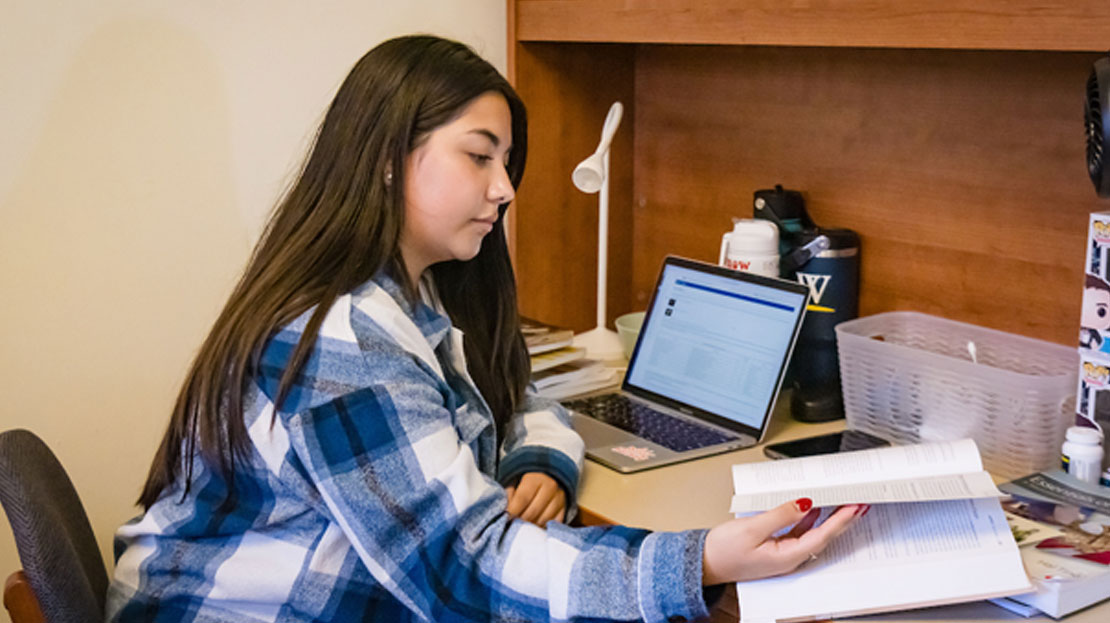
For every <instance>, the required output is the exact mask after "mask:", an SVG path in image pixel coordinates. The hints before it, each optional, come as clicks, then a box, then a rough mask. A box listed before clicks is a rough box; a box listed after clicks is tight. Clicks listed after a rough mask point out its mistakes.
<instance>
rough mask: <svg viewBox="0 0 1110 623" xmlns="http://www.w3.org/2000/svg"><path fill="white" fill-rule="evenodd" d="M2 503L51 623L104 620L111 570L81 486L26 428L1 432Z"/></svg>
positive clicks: (22, 562) (0, 496)
mask: <svg viewBox="0 0 1110 623" xmlns="http://www.w3.org/2000/svg"><path fill="white" fill-rule="evenodd" d="M0 504H2V505H3V506H4V511H5V512H6V513H7V514H8V521H9V522H10V523H11V526H12V532H13V533H14V534H15V546H16V549H17V550H18V551H19V560H20V563H21V564H22V565H23V571H24V573H25V574H26V575H27V581H28V582H29V583H30V585H31V588H32V589H34V592H35V596H36V597H37V598H38V601H39V605H40V607H41V608H42V612H43V614H45V615H46V620H47V622H48V623H83V622H86V621H89V622H91V621H102V620H103V618H104V599H105V596H106V593H107V590H108V574H107V572H106V571H105V568H104V560H103V559H102V558H101V557H100V550H99V549H97V545H96V538H95V537H94V536H93V531H92V526H91V525H89V518H88V516H87V515H86V514H85V507H84V506H83V505H82V504H81V499H80V498H79V497H77V490H76V489H74V488H73V483H72V482H71V481H70V479H69V476H68V475H67V474H66V471H65V469H63V468H62V465H61V463H59V462H58V459H57V458H56V457H55V456H54V453H53V452H51V451H50V448H48V447H47V446H46V444H45V443H43V442H42V440H41V439H39V438H38V437H36V436H35V435H34V433H31V432H30V431H26V430H21V429H17V430H10V431H7V432H4V433H0Z"/></svg>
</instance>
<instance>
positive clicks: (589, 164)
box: [571, 102, 624, 359]
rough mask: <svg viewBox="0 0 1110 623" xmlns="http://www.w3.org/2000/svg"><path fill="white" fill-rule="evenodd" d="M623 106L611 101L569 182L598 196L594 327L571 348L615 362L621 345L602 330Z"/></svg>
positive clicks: (613, 336)
mask: <svg viewBox="0 0 1110 623" xmlns="http://www.w3.org/2000/svg"><path fill="white" fill-rule="evenodd" d="M623 111H624V107H623V106H621V103H620V102H613V105H612V106H610V107H609V114H608V115H606V116H605V125H604V126H603V127H602V129H601V142H600V143H598V145H597V150H596V151H594V153H593V154H592V155H591V156H590V157H588V158H586V159H585V160H583V161H582V162H581V163H579V164H578V166H577V167H575V168H574V173H572V174H571V179H572V180H574V185H575V186H576V187H578V190H581V191H582V192H584V193H590V194H593V193H596V192H598V191H599V190H600V191H601V194H600V195H599V196H598V217H597V218H598V224H597V326H596V327H594V328H593V329H592V330H590V331H587V332H585V333H581V334H579V335H577V336H575V338H574V345H575V346H579V347H584V348H585V349H586V354H587V356H589V357H591V358H593V359H617V358H619V357H621V354H622V353H621V344H620V340H619V339H618V338H617V332H616V331H612V330H610V329H607V328H606V327H605V303H606V298H607V296H606V294H607V292H606V269H607V268H608V263H609V252H608V249H609V144H610V143H611V142H612V141H613V134H615V133H616V132H617V126H619V125H620V123H621V113H622V112H623Z"/></svg>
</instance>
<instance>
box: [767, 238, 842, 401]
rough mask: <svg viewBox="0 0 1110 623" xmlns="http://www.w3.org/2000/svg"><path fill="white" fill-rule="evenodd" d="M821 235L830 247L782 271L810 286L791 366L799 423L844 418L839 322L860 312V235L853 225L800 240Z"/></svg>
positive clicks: (800, 243)
mask: <svg viewBox="0 0 1110 623" xmlns="http://www.w3.org/2000/svg"><path fill="white" fill-rule="evenodd" d="M822 234H823V235H825V236H827V237H828V239H829V247H828V248H827V249H825V250H824V251H821V252H820V253H818V254H817V255H816V256H815V257H813V258H811V259H810V260H809V261H808V262H806V263H805V264H803V265H801V266H800V267H798V268H797V270H796V271H795V272H794V274H793V275H789V276H788V275H784V277H790V278H792V279H794V280H797V281H798V282H799V283H801V284H803V285H805V286H807V287H808V288H809V307H808V309H807V311H806V318H805V321H804V322H803V323H802V330H801V332H800V333H799V334H798V343H797V346H796V347H795V348H794V356H793V359H792V361H793V363H792V365H791V372H792V375H791V386H792V387H793V392H792V395H791V397H790V413H791V414H792V415H793V416H794V419H796V420H799V421H801V422H825V421H828V420H835V419H837V418H842V417H844V398H843V394H842V393H841V390H840V363H839V359H838V357H837V350H836V330H835V327H836V325H837V324H838V323H840V322H843V321H845V320H851V319H852V318H855V317H857V316H858V315H859V251H860V249H859V235H858V234H856V232H854V231H852V230H850V229H822V228H816V229H813V230H810V231H807V232H803V233H802V234H801V235H800V236H799V237H798V239H797V241H796V244H799V245H803V246H804V245H805V244H806V243H808V242H810V241H811V240H813V239H814V238H816V237H817V236H818V235H822Z"/></svg>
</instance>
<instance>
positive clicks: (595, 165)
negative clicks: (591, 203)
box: [570, 152, 605, 194]
mask: <svg viewBox="0 0 1110 623" xmlns="http://www.w3.org/2000/svg"><path fill="white" fill-rule="evenodd" d="M570 179H571V180H573V181H574V185H575V186H576V187H577V188H578V190H580V191H582V192H584V193H590V194H593V193H596V192H597V191H599V190H601V183H602V182H603V181H605V160H604V159H603V158H602V154H601V153H600V152H598V153H595V154H593V155H591V156H590V157H589V158H586V159H585V160H583V161H582V162H580V163H578V166H576V167H574V173H571V175H570Z"/></svg>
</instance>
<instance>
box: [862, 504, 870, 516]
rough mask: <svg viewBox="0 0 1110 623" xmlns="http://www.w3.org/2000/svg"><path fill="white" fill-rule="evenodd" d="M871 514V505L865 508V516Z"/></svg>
mask: <svg viewBox="0 0 1110 623" xmlns="http://www.w3.org/2000/svg"><path fill="white" fill-rule="evenodd" d="M870 512H871V505H870V504H868V505H867V506H865V507H864V508H863V514H864V515H866V514H867V513H870Z"/></svg>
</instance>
